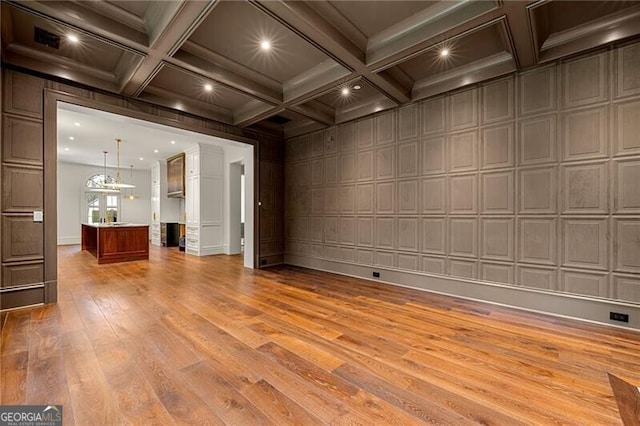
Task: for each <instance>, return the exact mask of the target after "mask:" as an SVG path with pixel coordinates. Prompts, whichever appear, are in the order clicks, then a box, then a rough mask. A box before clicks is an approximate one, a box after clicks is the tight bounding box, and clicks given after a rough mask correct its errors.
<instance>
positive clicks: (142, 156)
mask: <svg viewBox="0 0 640 426" xmlns="http://www.w3.org/2000/svg"><path fill="white" fill-rule="evenodd" d="M56 140H57V180H56V187H57V188H56V199H57V245H58V246H61V245H72V244H80V240H81V225H82V224H83V223H85V224H95V223H104V222H106V223H113V222H116V223H117V224H122V223H124V224H129V223H133V224H142V225H148V226H149V227H150V228H149V235H150V238H151V237H152V234H153V232H155V226H156V225H157V227H158V230H157V231H158V232H160V230H161V229H165V227H166V226H167V224H170V225H171V226H173V225H175V227H176V229H177V230H178V232H180V233H181V236H182V237H184V239H186V238H187V237H188V236H187V235H186V233H187V229H190V230H192V232H193V230H196V231H195V232H196V235H198V237H197V238H195V239H194V238H193V235H194V234H192V235H191V237H192V238H191V241H192V242H193V241H195V243H196V244H199V245H200V246H201V247H199V248H198V249H196V250H187V251H186V252H187V253H186V254H185V255H190V254H192V255H198V256H202V255H208V254H240V253H242V254H243V263H244V265H245V266H246V267H250V268H252V267H254V255H255V250H254V227H253V218H254V212H253V210H251V209H252V208H253V206H254V205H255V203H254V199H253V197H254V188H253V186H254V178H253V176H254V172H253V170H254V147H253V145H251V144H248V143H242V142H237V141H232V140H228V139H223V138H220V137H216V136H211V135H205V134H200V133H195V132H193V131H189V130H184V129H180V128H175V127H171V126H167V125H163V124H159V123H155V122H150V121H145V120H142V119H138V118H133V117H128V116H126V115H120V114H115V113H113V112H107V111H103V110H99V109H95V108H89V107H87V106H84V105H78V104H76V103H73V102H62V101H58V102H57V103H56ZM116 140H119V141H120V142H116ZM185 152H187V153H191V157H190V158H191V161H192V163H190V164H191V165H190V166H187V164H184V172H185V173H187V174H188V173H192V175H191V176H187V178H186V179H189V177H191V178H192V186H191V187H190V188H191V193H189V192H188V191H187V188H188V186H187V185H186V180H185V186H184V189H183V191H182V192H180V191H175V188H168V186H167V179H168V177H169V176H168V173H169V171H168V169H167V159H170V158H174V157H175V156H176V155H179V154H181V153H185ZM212 153H214V154H215V155H212ZM185 159H187V158H186V157H185ZM196 162H197V167H196V166H194V164H195V163H196ZM154 167H158V170H159V173H158V174H156V175H154V174H153V173H152V170H153V169H154ZM189 167H191V169H189ZM194 170H195V172H194ZM193 173H196V175H197V176H196V175H193ZM212 176H213V177H214V178H215V182H218V183H219V185H220V192H219V193H218V192H217V191H214V192H215V193H214V192H212V191H211V186H210V185H209V184H204V182H213V181H214V180H212V179H209V178H210V177H212ZM245 177H246V178H247V179H245ZM207 179H208V180H207ZM114 182H115V183H118V184H122V183H125V184H126V185H128V186H126V187H125V188H118V186H117V185H116V189H114V188H113V186H109V185H108V184H109V183H114ZM198 182H203V184H201V185H198ZM105 183H106V184H107V185H105ZM194 185H195V186H194ZM223 194H224V196H222V195H223ZM156 198H158V199H156ZM194 203H195V204H194ZM187 206H190V207H189V208H191V209H192V212H191V213H189V214H187V210H188V207H187ZM156 207H157V209H156ZM158 209H159V210H158ZM193 209H195V210H193ZM248 210H251V211H248ZM217 212H219V214H218V213H217ZM194 219H195V220H194ZM248 221H250V223H249V222H248ZM243 223H244V224H245V225H244V226H243V225H242V224H243ZM199 231H201V232H200V233H199ZM168 245H169V244H164V243H162V244H159V246H160V247H166V246H168ZM175 249H176V250H178V245H177V244H176V248H175Z"/></svg>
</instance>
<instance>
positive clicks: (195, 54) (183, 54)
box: [167, 41, 282, 105]
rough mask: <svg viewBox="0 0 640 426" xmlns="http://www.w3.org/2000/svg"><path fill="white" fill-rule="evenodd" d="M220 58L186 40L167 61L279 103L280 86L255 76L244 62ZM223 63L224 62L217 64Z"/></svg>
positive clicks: (246, 92)
mask: <svg viewBox="0 0 640 426" xmlns="http://www.w3.org/2000/svg"><path fill="white" fill-rule="evenodd" d="M225 59H226V58H220V57H219V55H216V54H215V53H213V52H211V51H210V50H209V49H206V48H204V47H202V46H200V45H198V44H196V43H193V42H191V41H187V42H186V43H185V44H184V45H183V46H182V48H181V49H180V50H179V51H178V52H176V54H175V55H174V56H173V57H172V58H170V59H168V60H167V62H169V63H172V64H174V65H177V66H179V67H181V68H184V69H188V70H190V71H191V72H193V73H197V74H200V75H203V76H206V77H209V78H211V79H213V80H216V81H218V82H220V83H223V84H225V85H227V86H229V87H231V88H233V89H236V90H238V91H240V92H243V93H245V94H247V95H249V96H251V97H253V98H256V99H260V100H262V101H264V102H267V103H271V104H274V105H279V104H281V103H282V93H281V91H282V85H281V84H280V83H278V82H275V81H274V80H271V79H266V78H265V77H264V76H262V75H260V76H256V75H254V74H258V73H256V72H255V71H252V70H248V69H247V68H246V67H244V66H243V65H240V64H237V63H235V62H233V63H232V61H230V60H228V59H226V60H225ZM220 62H223V63H220Z"/></svg>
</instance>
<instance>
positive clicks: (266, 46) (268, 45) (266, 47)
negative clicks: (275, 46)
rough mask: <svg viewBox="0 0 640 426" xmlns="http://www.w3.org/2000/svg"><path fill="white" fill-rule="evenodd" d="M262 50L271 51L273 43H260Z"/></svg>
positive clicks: (264, 41) (263, 41) (265, 41)
mask: <svg viewBox="0 0 640 426" xmlns="http://www.w3.org/2000/svg"><path fill="white" fill-rule="evenodd" d="M260 49H262V50H271V42H270V41H269V40H262V41H261V42H260Z"/></svg>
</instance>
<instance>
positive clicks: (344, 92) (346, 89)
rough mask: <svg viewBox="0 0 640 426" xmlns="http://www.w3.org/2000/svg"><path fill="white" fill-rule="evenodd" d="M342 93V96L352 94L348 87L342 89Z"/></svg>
mask: <svg viewBox="0 0 640 426" xmlns="http://www.w3.org/2000/svg"><path fill="white" fill-rule="evenodd" d="M341 92H342V96H347V95H348V94H349V93H350V90H349V88H348V87H344V88H342V90H341Z"/></svg>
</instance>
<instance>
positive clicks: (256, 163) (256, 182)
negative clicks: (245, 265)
mask: <svg viewBox="0 0 640 426" xmlns="http://www.w3.org/2000/svg"><path fill="white" fill-rule="evenodd" d="M245 182H246V180H245ZM282 190H283V191H284V188H282ZM259 204H260V145H259V144H255V145H254V146H253V267H254V269H260V205H259ZM282 214H283V216H284V212H282Z"/></svg>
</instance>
